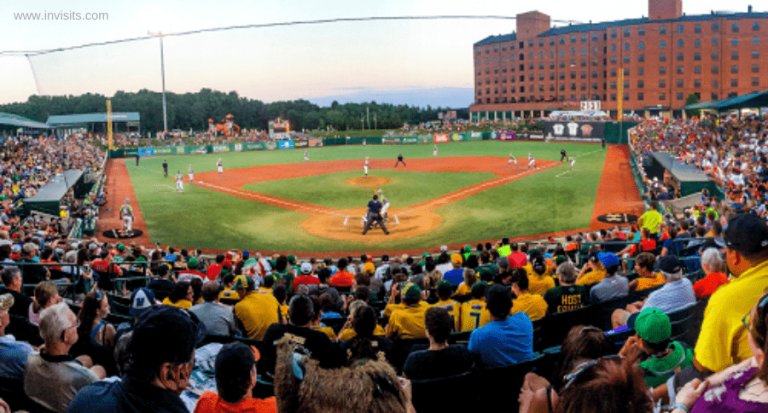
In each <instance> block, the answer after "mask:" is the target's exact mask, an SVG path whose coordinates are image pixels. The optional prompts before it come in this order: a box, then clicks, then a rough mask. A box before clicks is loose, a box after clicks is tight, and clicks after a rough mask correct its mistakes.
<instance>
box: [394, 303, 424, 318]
mask: <svg viewBox="0 0 768 413" xmlns="http://www.w3.org/2000/svg"><path fill="white" fill-rule="evenodd" d="M419 305H421V306H423V307H426V308H429V307H431V306H430V305H429V304H428V303H427V302H426V301H419ZM403 308H405V304H403V303H400V304H387V306H386V307H384V317H390V316H392V312H394V311H395V310H402V309H403ZM424 311H426V310H424Z"/></svg>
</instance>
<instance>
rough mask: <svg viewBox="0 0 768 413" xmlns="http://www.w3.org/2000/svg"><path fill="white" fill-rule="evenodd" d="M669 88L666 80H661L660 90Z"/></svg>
mask: <svg viewBox="0 0 768 413" xmlns="http://www.w3.org/2000/svg"><path fill="white" fill-rule="evenodd" d="M666 87H667V81H666V80H664V79H661V80H659V88H661V89H664V88H666Z"/></svg>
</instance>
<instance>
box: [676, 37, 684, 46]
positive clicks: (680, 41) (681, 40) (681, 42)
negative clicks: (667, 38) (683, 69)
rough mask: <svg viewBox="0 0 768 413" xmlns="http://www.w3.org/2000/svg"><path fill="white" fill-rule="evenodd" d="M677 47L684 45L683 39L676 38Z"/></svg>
mask: <svg viewBox="0 0 768 413" xmlns="http://www.w3.org/2000/svg"><path fill="white" fill-rule="evenodd" d="M677 47H678V48H683V47H685V40H683V39H677Z"/></svg>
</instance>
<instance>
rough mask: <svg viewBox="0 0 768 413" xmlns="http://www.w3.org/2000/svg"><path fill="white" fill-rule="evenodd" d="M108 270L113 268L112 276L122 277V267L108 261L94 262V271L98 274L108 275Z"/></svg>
mask: <svg viewBox="0 0 768 413" xmlns="http://www.w3.org/2000/svg"><path fill="white" fill-rule="evenodd" d="M108 268H111V270H112V274H116V275H121V274H122V273H123V272H122V271H121V270H120V267H118V266H117V265H115V264H114V263H112V264H110V263H108V262H107V260H95V261H93V269H94V270H95V271H96V272H99V273H102V274H106V273H107V272H108Z"/></svg>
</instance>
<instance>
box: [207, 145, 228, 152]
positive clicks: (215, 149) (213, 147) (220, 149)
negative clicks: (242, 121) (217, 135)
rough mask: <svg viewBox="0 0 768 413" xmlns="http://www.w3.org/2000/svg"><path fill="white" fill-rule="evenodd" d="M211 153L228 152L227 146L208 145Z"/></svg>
mask: <svg viewBox="0 0 768 413" xmlns="http://www.w3.org/2000/svg"><path fill="white" fill-rule="evenodd" d="M209 146H210V147H211V153H221V152H229V145H209Z"/></svg>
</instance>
